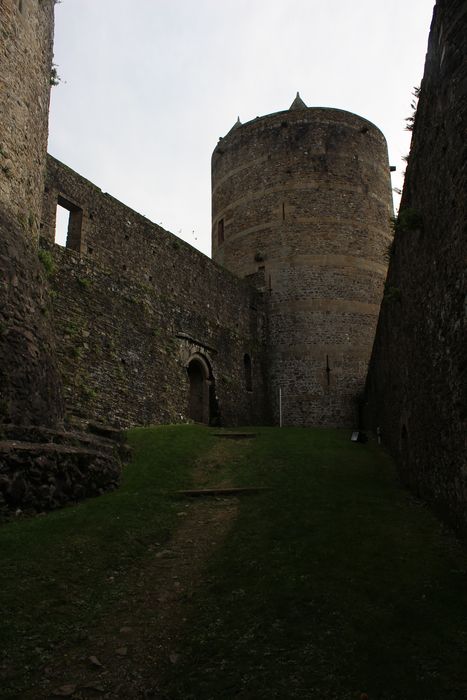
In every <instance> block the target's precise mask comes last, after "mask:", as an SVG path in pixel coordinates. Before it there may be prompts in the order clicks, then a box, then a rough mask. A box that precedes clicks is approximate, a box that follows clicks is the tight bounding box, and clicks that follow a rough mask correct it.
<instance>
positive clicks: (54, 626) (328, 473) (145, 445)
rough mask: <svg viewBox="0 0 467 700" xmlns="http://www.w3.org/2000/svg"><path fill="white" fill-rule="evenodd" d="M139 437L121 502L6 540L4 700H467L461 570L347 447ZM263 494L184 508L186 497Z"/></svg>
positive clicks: (372, 451)
mask: <svg viewBox="0 0 467 700" xmlns="http://www.w3.org/2000/svg"><path fill="white" fill-rule="evenodd" d="M246 431H247V432H252V433H254V434H255V437H252V438H251V439H242V440H231V439H225V438H222V437H218V436H216V433H219V432H234V431H218V430H212V429H207V428H203V427H200V426H165V427H157V428H148V429H137V430H132V431H131V432H130V434H129V439H130V442H131V444H132V445H133V447H134V459H133V461H132V463H131V464H130V465H128V466H127V467H125V471H124V478H123V484H122V487H121V488H120V489H119V490H118V491H117V492H114V493H111V494H108V495H106V496H103V497H101V498H98V499H92V500H89V501H86V502H84V503H81V504H79V505H76V506H73V507H69V508H65V509H63V510H61V511H57V512H54V513H51V514H48V515H40V516H37V517H34V518H29V519H21V518H20V519H18V520H16V521H14V522H11V523H8V524H6V525H4V526H2V527H1V528H0V555H1V567H0V579H1V580H0V590H1V593H0V596H1V598H0V604H1V616H0V649H1V651H2V658H1V665H0V681H1V683H0V697H1V698H25V699H30V700H35V699H36V698H49V697H72V698H91V697H101V698H145V697H146V698H158V699H161V698H164V699H174V700H176V699H179V700H209V699H210V698H216V699H217V698H226V699H230V698H245V699H246V698H248V699H251V700H256V699H258V700H259V699H262V698H264V699H266V698H267V699H268V700H270V699H271V698H277V699H284V700H285V699H287V698H311V699H315V698H316V700H318V699H324V700H359V699H364V698H367V697H368V698H369V700H393V699H394V700H396V699H397V700H412V699H415V698H416V699H417V700H435V698H436V700H439V699H440V698H442V699H443V700H447V699H452V700H461V699H462V698H465V697H467V663H466V657H465V654H466V650H467V552H466V548H465V546H461V545H460V544H459V543H458V542H457V540H456V539H455V537H454V536H453V535H452V533H450V532H449V531H447V530H445V529H444V528H443V526H442V525H441V524H440V523H439V521H437V520H436V518H435V517H434V516H433V515H432V514H431V513H430V511H429V510H428V509H427V508H426V507H424V506H423V505H422V504H420V503H419V502H418V501H416V500H415V499H414V498H412V497H411V496H410V494H409V493H407V492H406V491H405V490H404V489H403V488H402V487H400V485H399V483H398V480H397V476H396V474H395V470H394V466H393V464H392V462H391V460H390V459H389V458H388V457H387V455H386V454H385V453H384V451H383V450H382V449H381V448H379V447H378V446H377V445H375V444H374V443H369V444H367V445H361V444H355V443H351V442H350V439H349V438H350V433H349V432H348V431H341V430H339V431H338V430H314V429H296V428H283V429H277V428H258V429H253V428H247V429H246ZM216 486H219V487H242V486H255V487H256V486H263V487H269V489H270V490H267V491H262V492H260V493H257V494H243V495H237V496H229V495H223V496H221V497H204V498H191V499H190V498H183V497H181V498H180V497H179V498H175V497H174V496H173V492H174V491H177V490H179V489H185V488H190V487H191V488H203V487H204V488H207V487H216Z"/></svg>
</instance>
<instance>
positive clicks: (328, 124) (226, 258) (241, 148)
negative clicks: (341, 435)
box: [212, 103, 392, 426]
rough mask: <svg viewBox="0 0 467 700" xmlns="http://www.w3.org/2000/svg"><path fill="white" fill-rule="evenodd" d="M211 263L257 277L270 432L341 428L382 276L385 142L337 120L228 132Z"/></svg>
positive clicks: (215, 172) (269, 119)
mask: <svg viewBox="0 0 467 700" xmlns="http://www.w3.org/2000/svg"><path fill="white" fill-rule="evenodd" d="M212 192H213V194H212V196H213V210H212V217H213V231H212V245H213V257H214V259H215V260H217V261H218V262H220V263H221V264H223V265H225V266H226V267H227V268H228V269H229V270H231V271H232V272H234V273H236V274H238V275H241V276H248V277H250V278H251V276H252V275H255V274H259V273H261V278H260V280H259V283H260V286H262V288H265V289H266V290H267V301H268V319H269V352H270V363H271V366H270V391H271V399H272V405H273V411H274V418H275V421H276V422H278V420H279V405H278V394H279V387H280V388H281V391H282V417H283V420H284V422H285V424H289V425H324V426H336V425H337V426H343V425H347V426H352V425H355V423H356V404H355V398H356V396H357V394H358V393H359V392H361V391H362V389H363V386H364V381H365V376H366V372H367V364H368V360H369V357H370V354H371V347H372V342H373V337H374V332H375V328H376V321H377V317H378V312H379V304H380V301H381V296H382V292H383V285H384V279H385V276H386V270H387V249H388V246H389V244H390V241H391V237H392V236H391V231H390V223H389V222H390V217H391V215H392V198H391V188H390V179H389V164H388V159H387V147H386V142H385V139H384V136H383V135H382V134H381V132H380V131H379V130H378V129H377V128H376V127H375V126H374V125H373V124H371V123H370V122H368V121H367V120H365V119H362V118H361V117H359V116H357V115H355V114H351V113H349V112H345V111H342V110H337V109H324V108H306V107H305V105H304V104H303V103H302V105H301V106H299V107H298V108H297V107H296V106H294V105H293V106H292V108H291V109H290V110H288V111H284V112H278V113H276V114H271V115H268V116H265V117H260V118H257V119H254V120H253V121H251V122H248V123H247V124H244V125H238V124H237V125H235V127H234V128H233V129H232V130H231V131H230V132H229V133H228V134H227V136H226V137H225V138H222V139H220V141H219V143H218V145H217V147H216V149H215V150H214V153H213V157H212Z"/></svg>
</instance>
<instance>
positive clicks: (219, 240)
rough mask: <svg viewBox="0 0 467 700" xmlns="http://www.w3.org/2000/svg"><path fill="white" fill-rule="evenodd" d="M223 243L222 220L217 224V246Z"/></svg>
mask: <svg viewBox="0 0 467 700" xmlns="http://www.w3.org/2000/svg"><path fill="white" fill-rule="evenodd" d="M223 242H224V219H219V221H218V223H217V244H218V245H221V244H222V243H223Z"/></svg>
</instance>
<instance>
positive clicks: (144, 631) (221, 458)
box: [21, 441, 242, 700]
mask: <svg viewBox="0 0 467 700" xmlns="http://www.w3.org/2000/svg"><path fill="white" fill-rule="evenodd" d="M228 442H229V445H226V443H225V442H224V441H218V442H216V443H215V444H214V446H213V448H212V449H211V451H210V453H209V455H208V457H207V459H206V457H205V458H204V459H203V463H202V464H199V465H198V466H197V468H196V470H195V474H194V480H193V481H194V484H195V485H200V486H205V485H206V484H210V485H211V484H212V483H213V479H214V480H216V472H218V470H219V469H221V470H222V466H223V464H224V462H225V459H226V458H227V457H228V456H229V455H230V454H231V453H232V451H238V450H241V449H242V448H241V447H237V446H236V445H235V444H234V441H228ZM218 476H220V475H218ZM221 481H222V483H221V484H219V485H220V486H222V487H224V488H226V487H228V486H229V485H230V484H228V483H226V481H225V480H222V477H221ZM216 485H217V484H216ZM237 509H238V498H236V497H229V498H220V497H219V498H208V499H198V498H197V499H186V500H181V501H180V507H179V511H178V512H177V515H178V516H179V518H180V525H179V527H178V528H177V530H176V531H175V533H174V534H173V536H172V538H171V540H169V542H166V543H165V544H164V545H163V546H162V545H160V544H159V543H157V542H155V543H154V544H153V545H151V546H150V548H149V549H150V553H151V556H150V557H149V558H148V560H147V563H146V565H145V566H144V567H143V568H141V569H140V570H139V572H134V573H133V574H130V575H132V576H133V577H134V581H132V586H131V588H130V589H129V590H131V591H132V595H131V597H127V598H126V599H121V600H120V601H119V602H118V605H117V606H116V607H114V608H113V609H111V610H110V611H109V613H107V614H106V615H104V616H103V617H102V618H100V619H99V621H98V622H97V623H96V625H95V627H94V628H91V629H89V630H88V633H87V634H86V635H83V637H82V639H81V640H79V641H75V642H74V643H69V644H66V645H64V646H63V647H62V648H57V649H56V654H55V658H54V661H53V663H49V664H48V666H47V667H46V668H44V669H43V670H42V677H41V678H40V680H39V681H38V682H37V684H35V686H34V687H33V688H31V689H30V690H28V691H27V692H26V693H24V694H22V696H21V697H22V698H25V700H37V699H38V698H51V697H70V698H75V699H76V700H78V699H80V698H83V699H84V698H96V697H101V698H146V697H147V698H150V697H160V695H159V688H158V679H159V678H160V675H161V671H162V669H163V668H164V667H166V666H167V665H168V664H177V662H178V661H179V658H180V656H179V653H178V651H177V642H178V639H179V638H180V634H181V630H182V628H183V624H184V622H185V621H186V614H187V611H188V608H189V606H190V603H191V601H192V600H193V598H194V597H195V596H196V589H197V585H198V584H199V583H200V581H201V580H202V575H203V569H204V564H205V562H206V561H207V559H208V558H209V557H210V555H211V554H212V553H213V552H214V551H215V550H216V548H217V547H219V545H220V544H221V543H222V542H223V540H224V538H225V536H226V535H227V533H228V531H229V529H230V526H231V524H232V522H233V520H234V519H235V516H236V514H237ZM111 583H112V581H111V580H110V581H109V585H111Z"/></svg>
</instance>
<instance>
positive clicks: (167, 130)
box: [49, 0, 434, 254]
mask: <svg viewBox="0 0 467 700" xmlns="http://www.w3.org/2000/svg"><path fill="white" fill-rule="evenodd" d="M433 6H434V0H320V1H319V2H318V0H63V2H62V4H57V6H56V7H57V9H56V28H55V62H56V63H57V64H58V72H59V75H60V77H61V79H62V82H61V83H60V85H59V86H58V87H55V88H53V89H52V103H51V121H50V136H49V152H50V153H52V155H54V156H55V157H56V158H58V159H59V160H61V161H63V162H64V163H66V164H67V165H69V166H70V167H72V168H73V169H74V170H77V171H78V172H79V173H81V174H82V175H83V176H85V177H87V178H88V179H89V180H91V181H92V182H94V183H95V184H96V185H98V186H99V187H100V188H101V189H102V190H103V191H104V192H109V193H110V194H112V195H113V196H115V197H117V198H118V199H120V200H121V201H122V202H124V203H125V204H127V205H129V206H130V207H132V208H133V209H136V210H137V211H139V212H141V213H142V214H144V215H145V216H147V217H148V219H150V220H152V221H154V222H156V223H158V224H161V225H162V226H164V228H166V229H168V230H170V231H172V232H173V233H175V234H177V235H179V236H180V237H181V238H183V239H185V240H186V241H188V242H189V243H191V244H192V245H194V246H195V247H197V248H199V249H200V250H202V251H203V252H205V253H207V254H209V253H210V248H211V245H210V237H211V236H210V234H211V185H210V159H211V153H212V151H213V149H214V147H215V145H216V143H217V140H218V138H219V136H224V135H225V134H226V133H227V132H228V131H229V129H230V128H231V126H232V125H233V123H234V122H235V121H236V119H237V115H240V119H241V121H242V122H246V121H248V120H249V119H253V118H254V117H256V116H261V115H263V114H269V113H271V112H277V111H279V110H282V109H287V108H288V107H289V106H290V104H291V103H292V101H293V99H294V97H295V94H296V92H297V90H299V91H300V95H301V97H302V99H303V100H304V101H305V102H306V104H307V105H308V106H309V107H313V106H324V107H337V108H340V109H346V110H349V111H351V112H355V113H356V114H360V115H361V116H363V117H365V118H367V119H369V120H370V121H372V122H374V123H375V124H376V125H377V126H378V127H379V128H380V129H381V130H382V131H383V133H384V134H385V136H386V139H387V141H388V146H389V157H390V163H391V165H395V166H397V170H398V172H397V174H396V175H395V176H393V185H394V186H395V187H401V186H402V177H401V173H402V171H403V169H404V163H403V162H402V161H401V156H403V155H406V154H407V153H408V150H409V143H410V134H409V133H408V132H407V131H404V127H405V121H404V119H405V118H406V117H407V116H409V114H410V113H411V109H410V103H411V99H412V97H411V92H412V89H413V86H414V85H419V84H420V81H421V78H422V75H423V66H424V61H425V53H426V46H427V40H428V31H429V25H430V21H431V15H432V10H433Z"/></svg>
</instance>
